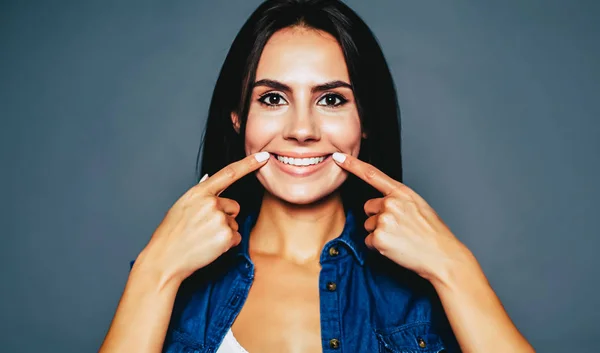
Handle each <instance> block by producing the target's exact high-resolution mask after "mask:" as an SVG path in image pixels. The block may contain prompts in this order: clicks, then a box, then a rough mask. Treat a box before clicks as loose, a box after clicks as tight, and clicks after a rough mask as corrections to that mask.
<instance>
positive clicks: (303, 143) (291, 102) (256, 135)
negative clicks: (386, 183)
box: [233, 28, 361, 204]
mask: <svg viewBox="0 0 600 353" xmlns="http://www.w3.org/2000/svg"><path fill="white" fill-rule="evenodd" d="M233 120H234V124H236V121H237V118H236V117H235V116H233ZM245 140H246V143H245V150H246V154H251V153H255V152H260V151H267V152H270V153H271V159H270V160H269V162H268V163H267V164H266V165H265V166H264V167H262V168H261V169H259V171H258V172H257V178H258V180H259V181H260V182H261V184H262V185H263V186H264V187H265V189H266V190H267V191H268V192H269V193H271V194H272V195H274V196H276V197H278V198H280V199H282V200H284V201H287V202H290V203H293V204H309V203H312V202H315V201H318V200H320V199H322V198H323V197H325V196H327V195H329V194H331V193H332V192H334V191H335V190H336V189H337V188H338V187H339V186H340V185H341V184H342V183H343V182H344V180H345V179H346V177H347V174H346V172H345V171H343V170H342V169H341V168H340V167H338V166H337V165H336V164H335V162H334V161H333V160H332V158H331V154H332V153H333V152H344V153H347V154H351V155H353V156H358V153H359V150H360V142H361V124H360V119H359V116H358V111H357V108H356V104H355V101H354V95H353V92H352V89H351V87H350V79H349V76H348V70H347V67H346V62H345V59H344V56H343V54H342V50H341V47H340V46H339V44H338V43H337V41H336V40H335V38H334V37H333V36H331V35H330V34H328V33H326V32H321V31H316V30H312V29H305V28H286V29H283V30H280V31H278V32H276V33H275V34H274V35H273V36H272V37H271V38H270V39H269V41H268V42H267V44H266V46H265V48H264V50H263V53H262V55H261V57H260V61H259V63H258V68H257V71H256V81H255V84H254V87H253V90H252V97H251V103H250V110H249V113H248V120H247V125H246V136H245Z"/></svg>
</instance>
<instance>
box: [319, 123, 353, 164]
mask: <svg viewBox="0 0 600 353" xmlns="http://www.w3.org/2000/svg"><path fill="white" fill-rule="evenodd" d="M322 131H323V134H324V135H326V136H327V139H328V140H329V141H330V142H331V144H332V145H334V146H335V147H337V148H338V149H340V150H341V151H342V152H345V153H349V154H351V155H353V156H358V152H359V151H360V142H361V134H362V132H361V129H360V120H359V118H358V116H354V117H345V118H344V119H330V120H327V121H325V122H324V123H323V128H322Z"/></svg>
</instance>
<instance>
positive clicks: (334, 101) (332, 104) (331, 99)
mask: <svg viewBox="0 0 600 353" xmlns="http://www.w3.org/2000/svg"><path fill="white" fill-rule="evenodd" d="M347 101H348V100H347V99H346V98H344V97H342V96H340V95H339V94H333V93H329V94H327V95H325V96H323V98H321V99H320V100H319V101H318V102H317V105H321V106H326V107H329V108H336V107H338V106H340V105H343V104H344V103H346V102H347Z"/></svg>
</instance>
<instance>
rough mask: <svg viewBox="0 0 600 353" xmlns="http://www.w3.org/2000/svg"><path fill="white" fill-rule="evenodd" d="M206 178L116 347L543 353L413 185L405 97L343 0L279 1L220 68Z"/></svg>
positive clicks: (107, 348)
mask: <svg viewBox="0 0 600 353" xmlns="http://www.w3.org/2000/svg"><path fill="white" fill-rule="evenodd" d="M201 161H202V163H201V165H202V167H201V173H200V174H199V175H204V177H203V178H202V179H201V180H200V182H199V183H198V185H196V186H194V187H192V188H191V189H190V190H189V191H187V192H186V193H185V194H184V195H183V196H182V197H181V198H180V199H179V200H178V201H177V202H176V203H175V204H174V205H173V207H172V208H171V210H169V212H168V213H167V215H166V217H165V219H164V220H163V221H162V223H161V224H160V226H159V227H158V228H157V229H156V231H155V233H154V234H153V236H152V238H151V240H150V241H149V243H148V244H147V246H146V247H145V248H144V249H143V251H142V252H141V253H140V254H139V256H138V257H137V259H136V261H135V263H134V264H133V266H132V269H131V272H130V275H129V279H128V282H127V285H126V287H125V291H124V293H123V296H122V298H121V301H120V303H119V306H118V308H117V312H116V314H115V317H114V319H113V322H112V325H111V327H110V329H109V332H108V334H107V336H106V338H105V341H104V343H103V345H102V347H101V349H100V351H101V352H160V351H164V352H211V353H214V352H218V353H233V352H246V351H248V352H251V353H271V352H278V353H279V352H441V351H447V352H459V351H461V350H462V351H464V352H486V353H489V352H503V353H504V352H532V351H533V348H532V347H531V346H530V345H529V344H528V342H527V341H526V340H525V339H524V338H523V336H522V335H521V334H520V333H519V331H518V330H517V329H516V327H515V326H514V325H513V323H512V322H511V320H510V318H509V317H508V315H507V314H506V312H505V310H504V309H503V307H502V305H501V303H500V301H499V300H498V298H497V296H496V295H495V294H494V292H493V290H492V289H491V288H490V286H489V284H488V282H487V280H486V278H485V276H484V274H483V273H482V271H481V268H480V266H479V265H478V263H477V261H476V259H475V258H474V256H473V255H472V253H471V252H470V251H469V250H468V249H467V248H466V247H465V246H464V245H463V244H462V243H461V242H460V241H459V240H457V238H456V237H455V236H454V235H453V234H452V232H451V231H450V229H449V228H448V227H447V226H446V225H445V224H444V222H443V221H442V220H441V219H440V218H439V217H438V215H437V214H436V212H435V211H434V210H433V209H432V208H431V207H430V206H429V205H428V204H427V203H426V202H425V200H423V199H422V198H421V197H420V196H419V195H418V194H417V193H416V192H415V191H414V190H412V189H410V188H409V187H408V186H406V185H404V184H403V183H402V160H401V154H400V126H399V111H398V104H397V98H396V92H395V88H394V84H393V81H392V76H391V74H390V71H389V68H388V66H387V64H386V61H385V59H384V56H383V54H382V52H381V49H380V47H379V46H378V44H377V42H376V39H375V38H374V36H373V34H372V33H371V31H370V30H369V29H368V27H367V26H366V25H365V24H364V23H363V21H362V20H361V19H360V18H359V17H358V16H357V15H356V14H355V13H354V12H353V11H352V10H350V9H349V8H348V7H347V6H346V5H344V4H343V3H341V2H339V1H335V0H312V1H311V0H306V1H301V0H269V1H266V2H264V3H263V4H262V5H261V6H260V7H259V8H258V9H257V10H256V11H255V12H254V13H253V14H252V15H251V17H250V18H249V19H248V21H247V22H246V24H245V25H244V26H243V27H242V29H241V30H240V32H239V34H238V36H237V37H236V38H235V40H234V42H233V44H232V46H231V49H230V51H229V53H228V55H227V58H226V59H225V63H224V65H223V68H222V70H221V73H220V75H219V78H218V80H217V83H216V87H215V90H214V95H213V98H212V102H211V105H210V110H209V116H208V122H207V128H206V132H205V136H204V143H203V154H202V159H201Z"/></svg>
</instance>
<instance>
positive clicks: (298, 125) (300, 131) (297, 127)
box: [283, 108, 321, 143]
mask: <svg viewBox="0 0 600 353" xmlns="http://www.w3.org/2000/svg"><path fill="white" fill-rule="evenodd" d="M283 138H284V139H286V140H296V141H298V142H300V143H306V142H310V141H319V140H320V139H321V131H320V127H319V122H318V117H317V116H315V114H314V112H312V111H311V110H310V109H309V108H296V109H294V110H293V111H291V112H290V114H289V116H288V117H287V122H286V124H285V127H284V129H283Z"/></svg>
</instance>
